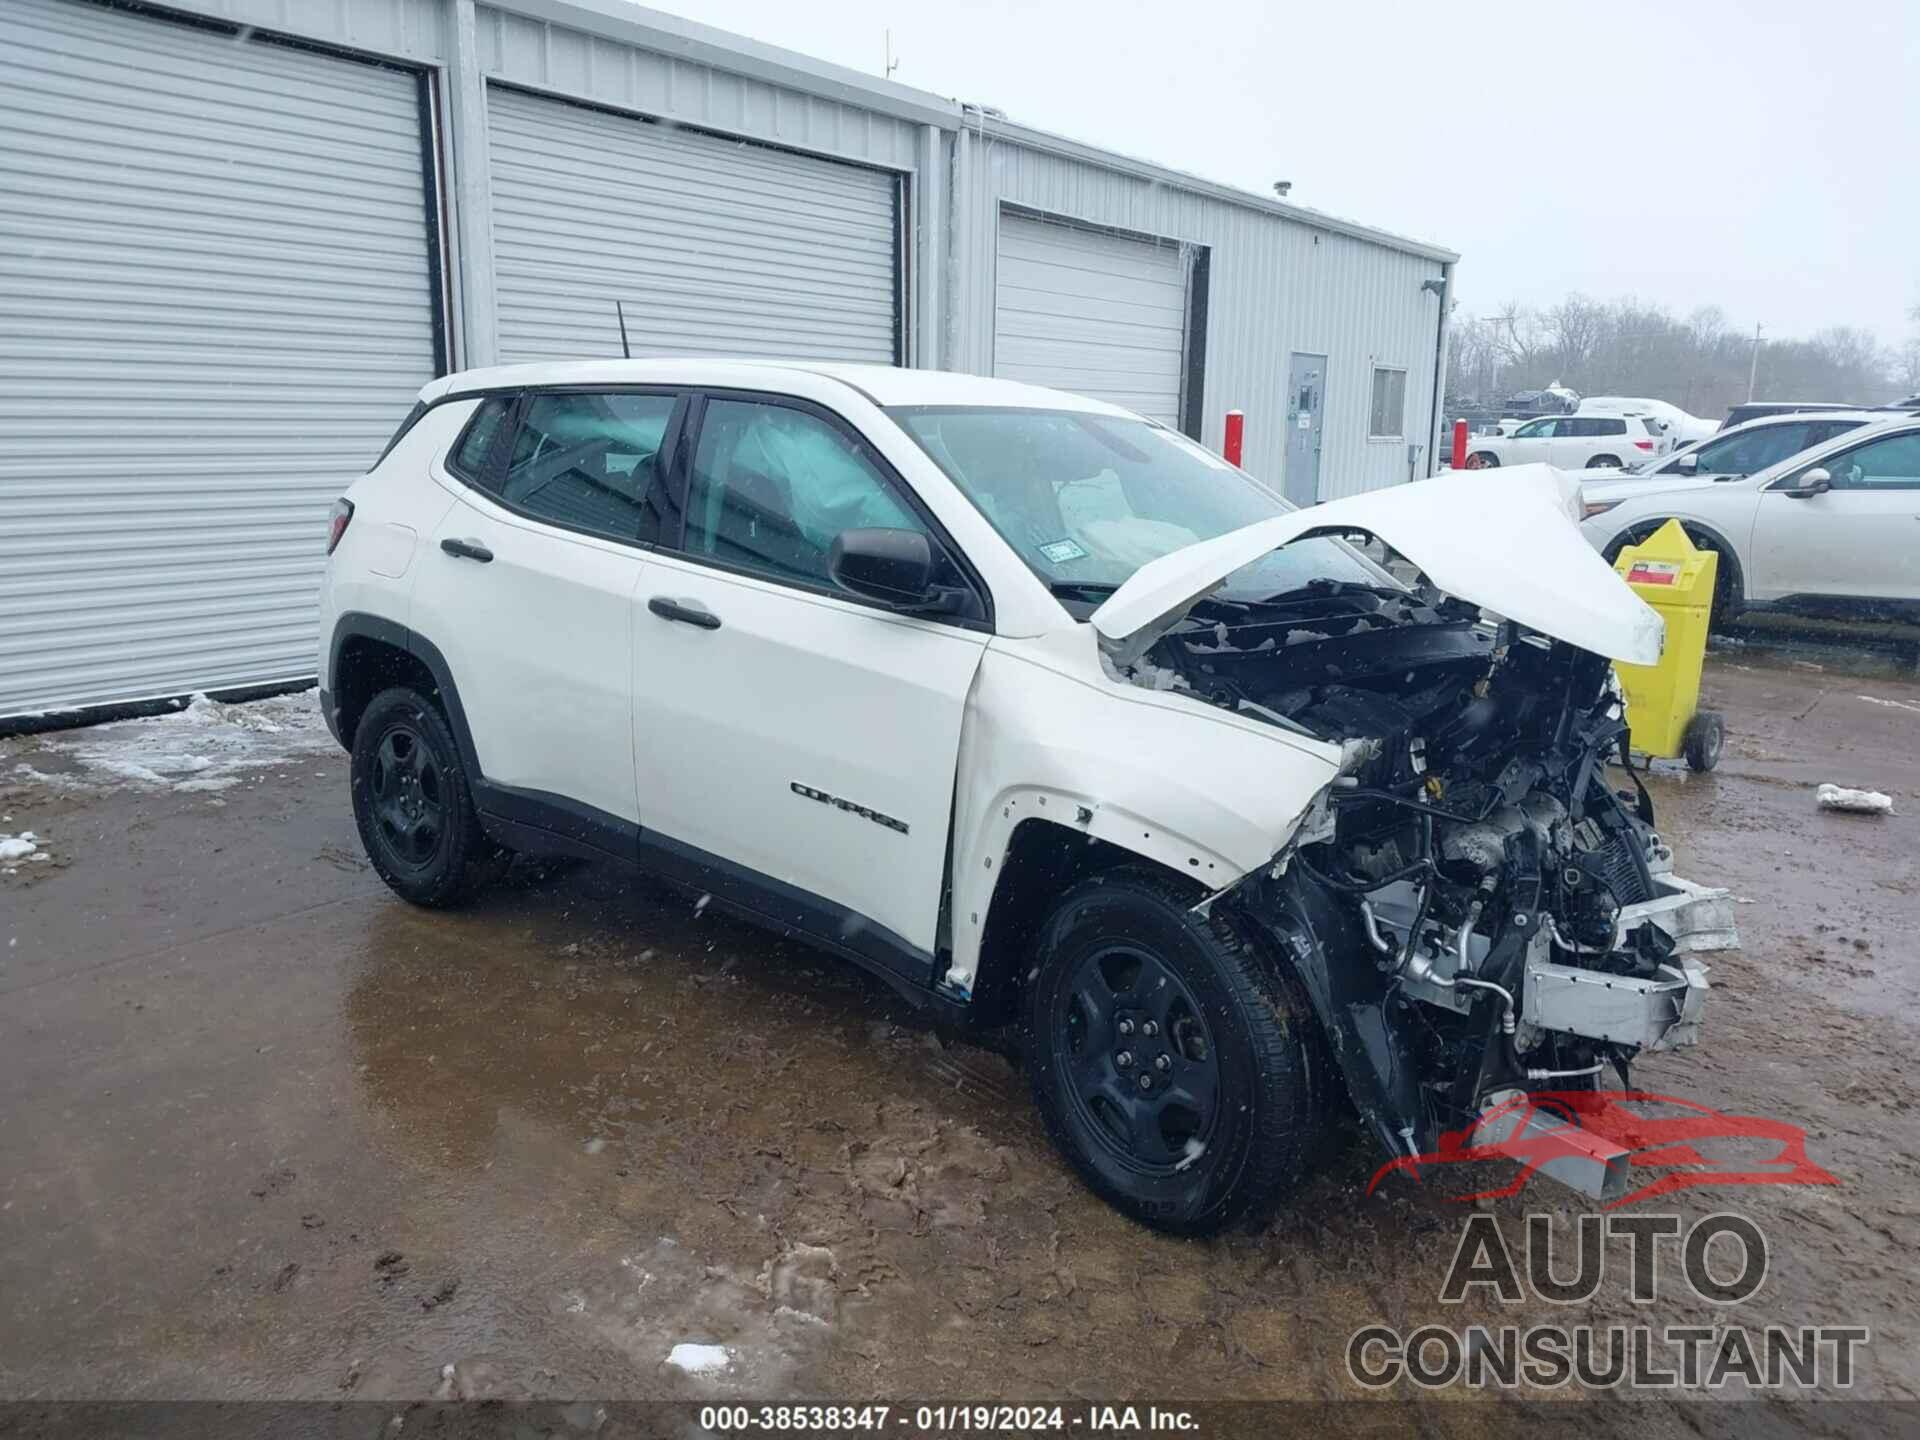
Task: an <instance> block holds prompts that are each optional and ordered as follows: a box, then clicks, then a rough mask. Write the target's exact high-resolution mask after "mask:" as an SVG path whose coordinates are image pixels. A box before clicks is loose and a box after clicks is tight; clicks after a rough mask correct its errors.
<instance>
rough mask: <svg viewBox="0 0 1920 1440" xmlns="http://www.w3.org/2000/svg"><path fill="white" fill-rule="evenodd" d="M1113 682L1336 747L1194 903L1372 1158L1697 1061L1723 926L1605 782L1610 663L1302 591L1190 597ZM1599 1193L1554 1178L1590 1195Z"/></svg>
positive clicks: (1448, 601)
mask: <svg viewBox="0 0 1920 1440" xmlns="http://www.w3.org/2000/svg"><path fill="white" fill-rule="evenodd" d="M1385 579H1386V577H1385V576H1384V575H1383V576H1382V580H1383V581H1384V580H1385ZM1116 668H1117V669H1118V670H1119V671H1120V673H1121V674H1122V676H1123V677H1124V678H1127V679H1130V680H1132V681H1133V682H1134V683H1137V684H1144V685H1149V686H1152V687H1154V688H1158V689H1174V690H1178V691H1185V692H1189V693H1191V694H1192V695H1193V696H1194V697H1195V698H1197V699H1200V700H1203V701H1206V702H1208V703H1210V704H1214V705H1218V706H1221V707H1223V708H1227V709H1230V710H1232V711H1234V712H1236V713H1238V714H1241V715H1246V716H1251V717H1254V718H1258V719H1262V720H1265V721H1267V722H1269V723H1272V724H1275V725H1279V726H1282V727H1285V728H1287V729H1291V730H1295V731H1301V732H1305V733H1307V734H1310V735H1312V736H1314V737H1316V738H1319V739H1322V740H1327V741H1331V742H1334V743H1339V744H1341V745H1342V746H1343V749H1344V757H1345V758H1344V763H1343V765H1342V771H1341V774H1340V775H1339V777H1338V778H1337V779H1336V780H1335V781H1334V783H1333V784H1332V786H1330V787H1329V788H1328V789H1327V790H1326V791H1325V792H1323V794H1322V795H1321V796H1320V797H1319V799H1318V800H1316V802H1315V804H1314V806H1313V808H1312V810H1310V811H1309V813H1308V815H1307V816H1306V817H1305V819H1304V820H1303V822H1302V823H1301V825H1300V827H1299V829H1298V830H1297V832H1296V833H1295V835H1294V836H1293V838H1292V839H1291V840H1290V841H1289V843H1288V845H1287V846H1286V847H1285V848H1284V849H1282V851H1281V852H1280V853H1279V854H1278V855H1276V856H1275V857H1274V860H1273V862H1272V864H1271V865H1269V866H1266V867H1263V868H1262V869H1260V870H1258V871H1256V872H1254V873H1252V874H1251V875H1249V876H1247V877H1245V879H1243V880H1242V881H1241V882H1240V883H1239V884H1238V885H1237V886H1235V887H1233V888H1232V889H1231V890H1230V891H1229V892H1227V893H1225V894H1223V895H1220V896H1217V897H1215V900H1214V901H1213V902H1211V903H1229V904H1232V905H1234V906H1236V907H1237V908H1238V909H1239V910H1240V911H1241V913H1243V914H1244V915H1246V916H1247V917H1249V918H1250V919H1251V920H1253V921H1254V922H1255V923H1257V924H1258V925H1259V926H1260V927H1261V928H1262V929H1263V930H1264V931H1265V932H1266V933H1267V934H1268V935H1270V936H1271V937H1272V939H1273V941H1274V943H1275V944H1276V946H1277V947H1278V948H1279V949H1280V950H1281V951H1282V953H1284V954H1285V955H1286V957H1287V958H1288V960H1289V961H1290V962H1291V966H1292V968H1293V969H1294V971H1295V972H1296V973H1297V974H1298V976H1299V977H1300V979H1301V981H1302V982H1303V984H1304V986H1305V988H1306V989H1307V991H1308V992H1309V994H1310V996H1311V999H1312V1001H1313V1003H1314V1006H1315V1008H1316V1010H1317V1011H1318V1013H1319V1015H1320V1018H1321V1020H1322V1022H1323V1025H1324V1028H1325V1030H1326V1033H1327V1036H1328V1038H1329V1041H1330V1043H1331V1045H1332V1048H1333V1050H1334V1053H1335V1058H1336V1061H1337V1064H1338V1066H1339V1068H1340V1070H1341V1071H1342V1073H1343V1074H1344V1077H1345V1079H1346V1081H1347V1085H1348V1089H1349V1091H1350V1093H1351V1095H1352V1098H1353V1100H1354V1103H1355V1105H1356V1107H1357V1108H1358V1110H1359V1111H1360V1113H1361V1114H1362V1116H1363V1117H1364V1118H1365V1119H1366V1121H1367V1122H1368V1123H1369V1124H1370V1126H1371V1127H1372V1128H1373V1129H1374V1130H1375V1131H1376V1133H1377V1135H1378V1137H1379V1139H1380V1140H1381V1142H1382V1144H1383V1145H1385V1146H1386V1147H1387V1148H1388V1150H1389V1151H1390V1153H1392V1154H1395V1155H1408V1156H1417V1155H1422V1154H1425V1153H1428V1152H1430V1151H1432V1150H1433V1149H1434V1147H1435V1145H1436V1144H1437V1142H1438V1140H1439V1138H1440V1136H1441V1135H1442V1133H1443V1132H1447V1131H1451V1130H1456V1129H1458V1128H1459V1127H1461V1126H1463V1125H1469V1124H1471V1123H1473V1122H1474V1121H1475V1119H1476V1118H1477V1117H1479V1116H1480V1115H1482V1114H1483V1113H1485V1112H1486V1111H1488V1110H1490V1109H1493V1108H1495V1107H1497V1106H1499V1105H1501V1104H1502V1103H1504V1102H1507V1101H1509V1100H1511V1099H1512V1098H1513V1097H1514V1095H1515V1094H1516V1092H1528V1091H1546V1090H1552V1091H1559V1092H1564V1091H1567V1090H1577V1089H1586V1088H1594V1087H1597V1086H1599V1085H1601V1084H1602V1083H1604V1082H1603V1081H1602V1076H1603V1075H1604V1074H1605V1073H1606V1072H1608V1071H1609V1070H1611V1071H1614V1072H1616V1073H1617V1075H1618V1077H1619V1079H1620V1082H1621V1084H1622V1087H1623V1088H1625V1087H1626V1086H1627V1085H1628V1070H1629V1066H1630V1064H1631V1062H1632V1061H1633V1059H1634V1058H1635V1057H1636V1056H1638V1055H1640V1054H1641V1053H1643V1052H1646V1051H1658V1050H1665V1049H1671V1048H1673V1047H1675V1046H1679V1045H1688V1044H1692V1043H1694V1042H1695V1041H1696V1040H1697V1038H1698V1036H1699V1031H1700V1023H1701V1015H1702V1010H1703V1008H1704V1003H1705V998H1706V992H1707V967H1706V966H1705V965H1704V964H1702V963H1701V961H1700V959H1699V958H1698V957H1699V955H1700V954H1701V953H1702V952H1704V951H1709V950H1713V949H1719V948H1725V947H1728V946H1731V945H1733V944H1735V943H1737V941H1736V940H1735V937H1734V933H1733V926H1732V906H1731V902H1730V901H1729V899H1728V897H1727V896H1726V893H1725V892H1724V891H1716V890H1707V889H1703V888H1701V887H1699V886H1696V885H1693V884H1691V883H1690V882H1688V881H1686V880H1683V879H1680V878H1679V877H1677V876H1675V875H1674V874H1673V873H1672V855H1671V852H1670V850H1669V849H1668V847H1667V846H1666V845H1665V844H1664V843H1663V841H1662V840H1661V837H1660V835H1659V833H1658V832H1657V831H1656V830H1655V828H1654V818H1653V806H1652V803H1651V801H1650V799H1649V797H1648V795H1647V793H1646V790H1645V788H1644V787H1643V786H1642V785H1641V784H1640V782H1639V780H1638V777H1637V776H1634V775H1633V774H1632V771H1631V769H1630V768H1628V769H1626V770H1625V772H1624V775H1623V776H1620V777H1618V778H1616V775H1615V773H1614V772H1612V771H1610V769H1609V765H1610V763H1611V762H1613V761H1615V760H1618V761H1622V762H1624V761H1625V759H1626V737H1627V729H1626V723H1625V720H1624V717H1623V712H1622V702H1621V698H1620V694H1619V691H1618V689H1617V687H1616V685H1615V684H1614V681H1613V677H1612V673H1611V670H1610V667H1609V662H1608V661H1607V659H1606V658H1605V657H1603V656H1601V655H1599V654H1595V653H1593V652H1591V651H1589V650H1586V649H1582V648H1579V647H1578V646H1576V645H1574V644H1571V643H1568V642H1566V641H1564V640H1556V639H1552V638H1550V637H1548V636H1547V635H1544V634H1541V633H1539V632H1537V631H1535V630H1531V629H1528V628H1525V627H1523V626H1521V625H1520V624H1518V623H1516V622H1513V621H1501V622H1498V623H1495V622H1489V621H1486V620H1484V619H1483V618H1482V614H1481V611H1480V608H1479V606H1478V605H1477V604H1474V603H1471V602H1469V601H1466V600H1461V599H1455V598H1448V597H1443V596H1441V595H1439V594H1437V593H1436V592H1434V591H1432V590H1430V589H1429V590H1425V591H1423V592H1420V593H1415V592H1413V591H1409V590H1406V589H1403V588H1401V587H1399V586H1397V585H1393V584H1390V583H1383V584H1380V585H1365V584H1354V583H1335V582H1330V581H1316V582H1314V583H1311V584H1309V585H1307V586H1305V587H1303V588H1302V589H1300V590H1297V591H1294V592H1291V593H1288V594H1285V595H1280V596H1275V597H1271V598H1265V599H1260V600H1244V599H1229V598H1226V597H1224V596H1220V595H1213V596H1210V597H1206V598H1200V599H1198V600H1196V601H1194V602H1192V603H1191V604H1190V605H1188V606H1187V607H1186V608H1185V609H1184V611H1183V612H1182V614H1181V615H1180V616H1179V617H1178V618H1177V619H1176V620H1174V621H1173V623H1171V624H1170V625H1165V626H1162V627H1157V634H1156V635H1155V636H1154V637H1153V638H1152V639H1151V641H1150V643H1149V644H1148V646H1147V648H1146V649H1145V650H1144V651H1143V652H1142V653H1139V654H1137V655H1135V656H1133V657H1132V658H1131V659H1129V660H1127V661H1125V662H1123V663H1121V664H1120V665H1118V666H1116ZM1629 785H1630V788H1620V787H1623V786H1629ZM1594 1173H1595V1176H1596V1178H1595V1179H1594V1181H1593V1184H1592V1186H1591V1187H1588V1186H1586V1185H1585V1184H1584V1182H1583V1181H1581V1180H1580V1179H1579V1178H1577V1177H1567V1178H1572V1179H1573V1183H1576V1184H1582V1185H1583V1188H1591V1190H1592V1193H1595V1194H1599V1193H1601V1190H1600V1188H1599V1187H1600V1186H1601V1185H1602V1184H1604V1183H1607V1182H1606V1180H1605V1175H1606V1174H1607V1173H1608V1172H1607V1169H1606V1167H1604V1166H1602V1167H1599V1168H1598V1169H1597V1170H1596V1171H1595V1172H1594Z"/></svg>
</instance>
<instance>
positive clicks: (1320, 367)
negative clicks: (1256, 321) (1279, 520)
mask: <svg viewBox="0 0 1920 1440" xmlns="http://www.w3.org/2000/svg"><path fill="white" fill-rule="evenodd" d="M1326 406H1327V357H1326V356H1324V355H1308V354H1304V353H1302V352H1301V351H1298V350H1296V351H1294V352H1293V361H1292V363H1291V364H1290V365H1289V366H1288V367H1287V462H1286V470H1285V471H1284V472H1283V474H1282V481H1283V483H1284V485H1285V488H1286V495H1287V499H1289V500H1291V501H1292V502H1293V503H1294V504H1296V505H1312V504H1315V503H1316V502H1317V501H1318V500H1319V499H1320V423H1321V419H1322V415H1323V412H1324V411H1325V410H1326Z"/></svg>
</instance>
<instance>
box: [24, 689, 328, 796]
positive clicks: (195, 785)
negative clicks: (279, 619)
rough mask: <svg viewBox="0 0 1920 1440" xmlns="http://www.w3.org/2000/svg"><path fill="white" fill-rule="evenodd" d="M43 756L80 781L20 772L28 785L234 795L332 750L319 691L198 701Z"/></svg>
mask: <svg viewBox="0 0 1920 1440" xmlns="http://www.w3.org/2000/svg"><path fill="white" fill-rule="evenodd" d="M41 743H42V744H43V746H44V747H45V749H47V750H49V751H51V752H53V753H54V754H57V755H62V756H66V757H69V758H70V759H72V760H73V761H74V762H75V764H76V766H77V767H78V770H77V773H75V774H47V773H45V772H43V771H39V770H35V769H34V768H33V767H32V766H29V765H19V766H16V767H15V769H16V773H18V774H20V775H22V776H24V777H25V778H27V779H30V780H34V781H37V782H39V783H42V784H46V785H48V786H50V787H52V788H54V789H59V790H67V791H88V790H110V789H116V788H119V787H121V786H129V785H130V786H133V787H135V788H138V789H146V790H179V791H183V792H186V793H190V794H191V793H196V792H203V791H216V790H225V789H229V788H231V787H232V786H234V785H238V784H240V783H241V782H242V781H243V780H244V779H246V778H248V774H249V772H252V771H258V770H262V769H267V768H270V767H273V766H278V765H286V764H290V763H293V762H294V761H296V760H298V759H300V758H301V757H303V756H307V755H312V754H316V753H321V752H326V751H331V750H333V749H334V748H335V745H334V741H333V737H332V736H331V735H330V734H328V733H327V728H326V722H325V721H324V720H323V719H322V718H321V715H320V704H319V692H318V691H315V690H304V691H301V692H299V693H298V694H294V695H274V696H269V697H268V698H267V699H264V700H249V701H246V702H244V703H241V704H234V705H228V704H224V703H222V702H221V701H218V700H210V699H208V698H207V697H206V696H205V695H196V696H194V697H193V699H192V700H191V701H189V702H188V703H187V705H186V706H185V707H184V708H182V709H179V710H176V711H174V712H172V713H171V714H167V715H156V716H153V717H151V718H149V719H145V720H125V721H120V722H118V723H115V724H111V725H98V726H94V727H92V728H91V729H86V730H77V731H73V732H70V733H69V734H64V735H50V736H48V737H46V738H45V739H44V740H43V741H42V742H41Z"/></svg>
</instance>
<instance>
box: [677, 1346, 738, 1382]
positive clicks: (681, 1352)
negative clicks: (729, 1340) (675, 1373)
mask: <svg viewBox="0 0 1920 1440" xmlns="http://www.w3.org/2000/svg"><path fill="white" fill-rule="evenodd" d="M732 1361H733V1357H732V1356H731V1355H729V1354H728V1353H727V1347H726V1346H724V1345H697V1344H693V1343H690V1342H688V1341H685V1340H683V1341H681V1342H680V1343H679V1344H678V1345H676V1346H674V1347H673V1349H671V1350H669V1351H668V1352H667V1364H669V1365H671V1366H673V1367H674V1368H675V1369H676V1370H684V1371H686V1372H687V1373H688V1374H689V1375H710V1374H712V1373H713V1372H714V1371H716V1370H724V1369H726V1368H727V1366H728V1365H729V1364H731V1363H732Z"/></svg>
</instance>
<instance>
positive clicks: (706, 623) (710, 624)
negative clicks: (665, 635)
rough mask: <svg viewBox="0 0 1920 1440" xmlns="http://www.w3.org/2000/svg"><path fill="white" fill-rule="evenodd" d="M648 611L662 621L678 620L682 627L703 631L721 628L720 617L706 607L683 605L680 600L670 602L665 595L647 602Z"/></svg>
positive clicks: (657, 596)
mask: <svg viewBox="0 0 1920 1440" xmlns="http://www.w3.org/2000/svg"><path fill="white" fill-rule="evenodd" d="M647 609H649V610H651V611H652V612H653V613H654V614H656V615H658V616H659V617H660V618H661V619H662V620H678V621H679V622H680V623H681V624H682V625H695V626H698V627H699V628H700V629H702V630H718V629H719V628H720V617H719V616H718V615H716V614H714V613H713V612H712V611H711V610H709V609H707V607H706V606H704V605H699V604H693V605H682V604H681V603H680V602H679V601H678V600H669V599H668V598H667V597H666V596H665V595H656V596H654V597H653V598H652V599H651V600H649V601H647Z"/></svg>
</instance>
